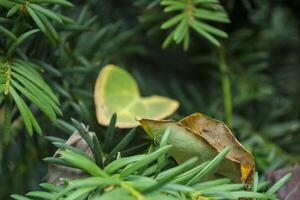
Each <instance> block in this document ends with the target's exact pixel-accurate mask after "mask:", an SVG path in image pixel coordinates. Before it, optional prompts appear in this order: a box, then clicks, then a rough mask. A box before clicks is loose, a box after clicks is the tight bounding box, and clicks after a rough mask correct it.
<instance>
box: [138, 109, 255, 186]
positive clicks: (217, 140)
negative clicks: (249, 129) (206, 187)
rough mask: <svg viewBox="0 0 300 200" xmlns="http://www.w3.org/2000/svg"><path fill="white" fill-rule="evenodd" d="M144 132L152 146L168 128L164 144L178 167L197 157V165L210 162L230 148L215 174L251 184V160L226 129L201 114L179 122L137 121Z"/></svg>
mask: <svg viewBox="0 0 300 200" xmlns="http://www.w3.org/2000/svg"><path fill="white" fill-rule="evenodd" d="M139 122H140V123H141V125H142V127H143V128H144V130H145V131H146V132H147V133H148V135H149V136H150V137H151V138H153V139H154V140H155V141H156V142H159V141H160V139H161V137H162V135H163V133H164V131H165V130H166V129H167V128H169V127H170V129H171V133H170V136H169V139H168V143H169V144H172V145H173V147H172V149H171V151H170V153H171V155H172V156H173V157H174V159H175V160H176V161H177V162H178V163H183V162H185V161H186V160H188V159H190V158H192V157H197V158H198V159H199V163H203V162H205V161H207V160H210V159H213V158H214V157H215V156H216V155H217V154H218V153H219V152H221V151H222V150H223V149H224V148H225V147H227V146H231V149H230V152H229V153H228V155H227V156H226V160H224V161H223V162H222V164H221V165H220V167H219V169H218V170H217V172H216V173H217V174H221V175H223V176H225V177H228V178H231V179H232V180H233V181H236V182H239V181H242V182H244V183H247V184H252V181H253V173H254V171H255V165H254V161H253V156H252V154H251V153H249V152H248V151H247V150H246V149H245V148H244V147H243V146H242V145H241V144H240V143H239V142H238V140H237V139H236V138H235V137H234V135H233V134H232V133H231V131H230V130H229V129H228V128H227V127H226V125H225V124H224V123H223V122H221V121H218V120H215V119H212V118H209V117H207V116H206V115H204V114H201V113H195V114H192V115H190V116H188V117H186V118H184V119H183V120H181V121H180V122H176V121H173V120H152V119H141V120H139Z"/></svg>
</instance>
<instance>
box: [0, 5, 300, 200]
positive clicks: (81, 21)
mask: <svg viewBox="0 0 300 200" xmlns="http://www.w3.org/2000/svg"><path fill="white" fill-rule="evenodd" d="M195 1H196V0H195ZM2 2H5V1H1V3H0V6H1V7H0V22H1V24H0V27H4V28H6V29H7V30H12V29H13V28H12V26H13V25H14V23H13V22H14V21H15V20H21V21H20V23H21V22H23V21H22V20H25V21H26V23H23V24H24V27H22V28H23V30H20V31H21V32H20V31H17V33H14V35H15V36H16V37H17V36H20V35H22V34H23V33H25V32H26V31H28V30H30V29H39V30H40V31H39V32H36V33H34V34H33V35H30V37H29V38H28V39H26V40H25V41H23V42H22V43H21V44H18V45H20V46H18V48H17V49H16V51H15V53H14V54H11V55H9V56H12V57H13V58H18V59H23V60H25V61H26V62H30V63H33V64H34V65H35V66H36V65H37V66H38V67H33V68H36V70H37V71H38V74H39V75H40V76H43V80H44V81H45V83H47V84H49V87H50V88H51V90H53V93H54V94H55V95H56V96H57V97H58V99H59V101H60V109H61V111H62V113H63V117H60V118H59V119H55V120H52V121H53V122H51V121H49V119H48V118H47V117H45V115H43V114H42V112H43V110H42V109H40V108H39V107H38V106H37V104H34V102H33V101H32V100H30V99H27V98H25V93H22V94H21V96H22V98H23V97H24V100H25V103H26V104H27V105H28V107H29V109H30V112H32V113H33V116H34V117H35V118H36V119H37V121H38V124H39V126H40V127H41V129H42V132H43V134H44V135H51V136H59V137H68V133H70V131H71V132H72V131H73V130H74V128H73V127H72V126H71V125H70V124H68V123H67V121H69V119H70V118H71V117H74V116H76V118H77V119H78V120H80V121H82V122H84V123H86V124H89V125H90V126H91V129H92V130H95V132H96V133H104V130H103V128H102V127H101V126H99V125H98V124H97V122H96V117H95V108H94V103H93V96H92V95H93V89H94V83H95V80H96V77H97V75H98V72H99V71H100V69H101V68H102V67H103V66H105V65H106V64H108V63H113V64H116V65H119V66H123V67H125V68H126V69H127V70H129V71H130V72H131V73H132V74H133V75H134V76H135V78H136V79H137V80H138V83H139V86H140V88H141V93H142V95H151V94H160V95H164V96H169V97H171V98H174V99H177V100H178V101H179V102H180V103H181V106H180V109H179V111H178V112H177V113H176V114H175V115H174V116H173V118H174V119H180V118H181V117H182V116H185V115H187V114H190V113H194V112H197V111H201V112H203V113H205V114H207V115H209V116H212V117H214V118H217V119H220V120H225V119H226V118H225V116H226V115H225V114H224V112H225V111H224V106H223V104H224V97H225V96H223V95H224V92H223V91H222V89H221V88H222V86H221V85H222V80H223V78H224V77H227V78H228V80H229V81H230V88H231V95H230V96H231V99H232V108H233V115H232V129H233V130H234V132H235V134H236V136H237V137H238V138H239V139H240V140H241V142H242V143H243V144H244V145H245V146H246V147H247V148H249V149H250V150H251V151H252V152H253V154H254V157H255V160H256V168H257V170H259V171H260V172H265V171H269V170H272V169H275V168H278V167H281V166H283V165H287V164H293V163H295V162H298V161H299V156H298V155H299V151H300V149H299V148H300V147H299V142H300V134H299V131H300V122H299V120H300V108H299V102H300V88H299V87H300V85H299V83H298V82H299V80H300V66H299V65H300V60H299V59H300V58H299V52H300V51H299V50H300V41H299V40H300V38H299V35H300V33H299V31H300V30H299V18H300V17H299V12H298V11H299V8H300V2H299V1H292V0H276V1H266V0H264V1H261V0H242V1H236V0H226V1H221V3H222V6H223V7H224V10H226V11H227V14H228V16H229V19H230V21H231V23H229V24H222V25H221V27H220V28H221V29H222V30H224V31H225V32H226V33H227V34H228V39H226V40H219V39H218V41H219V42H220V43H221V44H222V45H223V47H224V55H225V59H226V65H227V69H226V70H225V71H222V70H220V66H219V65H220V64H219V56H220V55H219V53H218V51H217V49H216V47H215V46H214V45H212V44H211V43H210V42H208V41H207V39H206V38H205V37H199V35H198V34H197V33H196V32H190V34H189V38H190V43H189V49H188V50H187V51H183V50H182V47H181V46H177V45H176V42H175V43H174V44H170V46H169V47H168V48H166V49H162V48H161V47H162V44H163V41H164V40H165V38H166V37H167V36H168V34H169V32H168V31H166V30H162V29H161V25H162V24H163V23H165V22H166V21H167V20H168V19H170V17H172V16H174V14H173V13H165V12H164V7H163V6H161V5H160V1H152V0H139V1H117V0H111V1H104V0H86V1H82V0H74V1H72V3H73V4H74V5H75V6H74V7H65V6H62V5H48V4H43V3H42V5H41V6H45V8H48V9H51V10H52V11H53V12H55V13H56V14H57V15H58V16H59V17H60V18H61V21H62V22H63V23H64V24H62V23H61V22H60V21H59V20H58V19H54V18H53V16H52V18H51V17H50V16H49V18H47V19H46V20H48V21H49V23H50V22H51V24H52V26H53V27H54V28H55V30H56V33H57V35H56V33H54V31H52V32H49V31H43V27H42V28H41V25H39V23H37V20H34V19H33V17H32V15H30V16H29V15H25V17H24V15H23V13H22V12H21V11H22V10H21V11H20V13H19V12H16V11H18V9H17V10H16V11H14V9H13V8H12V7H9V8H7V6H3V5H4V4H3V3H2ZM12 2H18V3H19V2H22V0H20V1H19V0H18V1H17V0H14V1H12ZM32 2H34V0H32ZM37 2H38V1H37ZM40 2H43V1H40ZM44 2H47V1H46V0H45V1H44ZM57 2H59V1H58V0H57ZM8 10H10V11H11V12H10V13H13V11H14V12H16V13H14V14H13V15H9V16H7V11H8ZM48 15H49V14H48ZM63 15H64V16H67V17H69V18H70V19H69V18H67V17H64V16H63ZM19 18H22V19H19ZM44 18H45V17H44ZM71 19H72V20H71ZM209 24H212V25H214V26H215V24H213V23H211V22H209ZM218 26H220V24H219V23H217V24H216V27H218ZM2 32H3V31H1V34H0V57H1V60H2V59H3V57H6V52H7V51H6V50H7V47H9V45H11V42H8V41H9V40H11V41H13V40H14V36H12V35H11V34H7V32H6V34H2ZM45 33H51V34H50V35H47V34H45ZM6 45H8V46H6ZM1 62H2V61H1ZM29 65H30V66H31V64H29ZM1 81H2V79H1V76H0V83H1ZM0 91H2V90H1V87H0ZM1 93H2V92H1ZM4 98H6V97H4V95H2V94H1V95H0V116H1V117H0V126H1V127H0V130H1V134H0V137H1V144H2V146H1V148H0V150H1V152H0V162H1V165H0V177H1V180H0V198H1V199H2V198H7V196H8V195H9V194H11V193H25V192H27V191H29V190H33V189H35V188H36V187H37V185H38V183H39V182H40V181H41V179H42V178H43V177H44V176H45V171H46V164H45V163H43V162H42V161H41V159H42V158H43V157H46V156H49V155H51V154H52V153H53V151H54V149H53V148H52V147H50V146H48V143H47V142H46V140H45V139H44V138H43V137H40V136H38V135H33V136H32V137H30V136H29V135H28V134H26V128H24V125H23V120H22V118H21V117H20V114H19V112H18V110H17V109H16V108H15V107H13V110H12V112H11V113H12V115H11V116H10V119H11V120H10V121H11V124H10V125H11V131H10V135H11V136H10V141H9V142H8V143H6V142H3V140H4V139H5V138H4V135H3V132H2V131H3V130H4V129H3V126H4V125H5V124H6V123H4V119H5V117H4V108H6V107H7V106H4V104H5V105H7V104H9V105H11V104H13V101H12V100H11V99H9V100H7V99H6V100H5V101H4ZM225 108H226V107H225ZM229 111H230V109H229ZM44 113H45V112H44ZM46 116H47V115H46ZM55 118H56V117H55ZM24 123H25V121H24ZM99 135H100V137H101V134H99ZM137 143H138V141H137ZM140 145H141V144H140Z"/></svg>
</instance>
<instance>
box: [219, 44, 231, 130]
mask: <svg viewBox="0 0 300 200" xmlns="http://www.w3.org/2000/svg"><path fill="white" fill-rule="evenodd" d="M219 69H220V72H221V79H222V91H223V101H224V112H225V123H226V125H227V126H228V128H231V127H232V93H231V82H230V77H229V70H228V65H227V63H226V53H225V49H224V46H223V45H221V46H220V47H219Z"/></svg>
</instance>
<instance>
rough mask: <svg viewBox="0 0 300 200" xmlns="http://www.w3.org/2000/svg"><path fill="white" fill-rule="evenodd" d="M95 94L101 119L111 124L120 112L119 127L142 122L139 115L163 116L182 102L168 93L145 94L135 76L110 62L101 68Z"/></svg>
mask: <svg viewBox="0 0 300 200" xmlns="http://www.w3.org/2000/svg"><path fill="white" fill-rule="evenodd" d="M94 98H95V106H96V114H97V119H98V122H99V123H100V124H102V125H104V126H108V125H109V120H110V118H111V116H112V115H113V114H114V113H116V114H117V122H116V126H117V127H119V128H132V127H136V126H138V125H139V123H138V122H137V121H136V119H137V118H152V119H163V118H165V117H167V116H169V115H171V114H173V113H174V112H175V111H176V110H177V108H178V106H179V103H178V102H177V101H175V100H173V99H169V98H167V97H162V96H157V95H154V96H150V97H141V95H140V92H139V88H138V85H137V83H136V81H135V80H134V78H133V77H132V76H131V75H130V74H129V73H128V72H127V71H125V70H124V69H122V68H120V67H117V66H115V65H107V66H105V67H104V68H103V69H102V70H101V72H100V74H99V76H98V78H97V81H96V86H95V92H94Z"/></svg>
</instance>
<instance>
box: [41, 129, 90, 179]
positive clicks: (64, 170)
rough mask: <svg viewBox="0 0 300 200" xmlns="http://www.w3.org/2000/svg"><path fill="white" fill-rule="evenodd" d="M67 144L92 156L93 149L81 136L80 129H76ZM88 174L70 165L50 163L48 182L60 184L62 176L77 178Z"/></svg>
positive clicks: (55, 154)
mask: <svg viewBox="0 0 300 200" xmlns="http://www.w3.org/2000/svg"><path fill="white" fill-rule="evenodd" d="M66 144H69V145H71V146H73V147H76V148H78V149H80V150H82V151H83V152H85V153H86V154H87V155H88V156H90V157H92V151H91V149H90V148H89V146H88V145H87V143H86V142H85V140H84V139H83V138H82V137H81V136H80V134H79V133H78V131H75V132H74V133H73V134H72V135H71V136H70V137H69V139H68V140H67V141H66ZM59 151H60V150H57V151H56V152H55V153H54V155H53V157H56V156H57V155H58V153H59ZM86 175H87V174H86V173H85V172H83V171H81V170H79V169H74V168H70V167H65V166H61V165H55V164H49V165H48V180H47V181H48V182H49V183H54V184H59V183H60V179H61V178H68V179H75V178H78V177H84V176H86Z"/></svg>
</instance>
